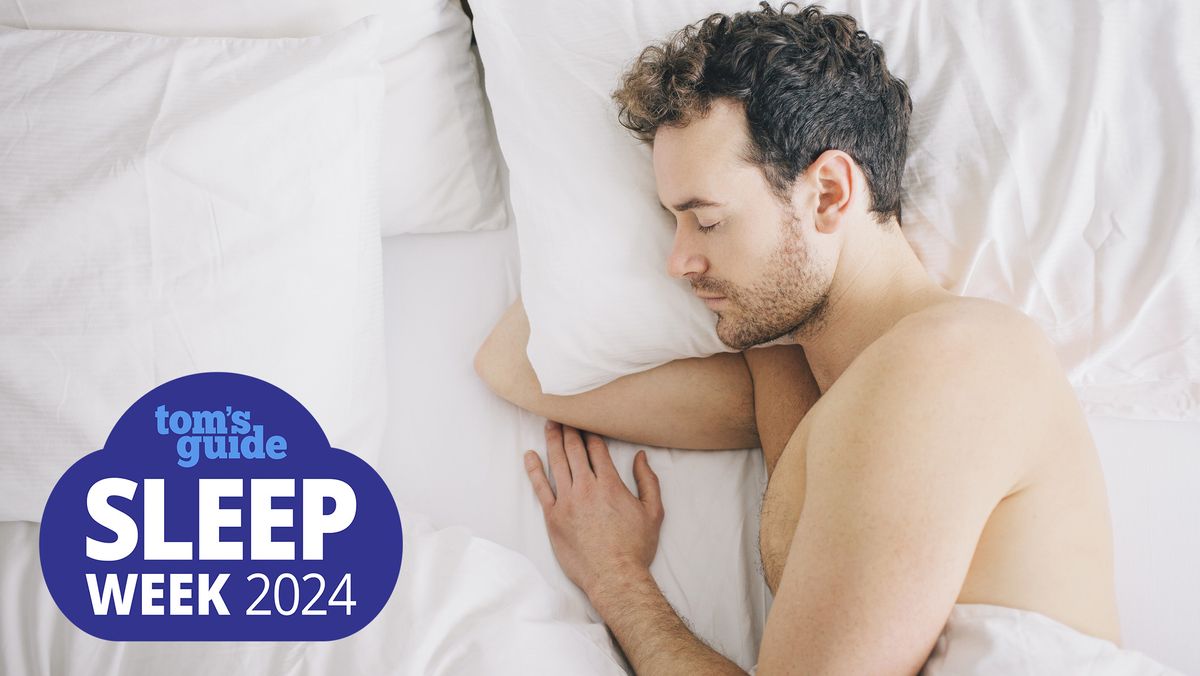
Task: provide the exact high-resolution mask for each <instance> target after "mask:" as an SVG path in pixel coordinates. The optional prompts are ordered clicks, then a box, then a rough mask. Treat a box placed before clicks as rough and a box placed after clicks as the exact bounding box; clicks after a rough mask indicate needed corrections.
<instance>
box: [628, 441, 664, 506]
mask: <svg viewBox="0 0 1200 676" xmlns="http://www.w3.org/2000/svg"><path fill="white" fill-rule="evenodd" d="M633 480H634V481H636V482H637V488H638V499H639V500H641V501H642V504H644V505H646V507H647V508H648V509H650V511H651V513H653V514H658V515H661V514H662V509H663V506H662V493H661V491H660V490H659V486H658V475H657V474H655V473H654V470H652V469H650V461H649V460H647V459H646V452H645V451H638V453H637V455H636V456H634V458H633Z"/></svg>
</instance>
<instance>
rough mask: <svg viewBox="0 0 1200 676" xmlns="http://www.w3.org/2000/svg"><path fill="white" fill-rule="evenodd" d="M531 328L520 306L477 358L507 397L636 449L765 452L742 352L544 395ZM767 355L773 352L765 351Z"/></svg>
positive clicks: (498, 391) (681, 361)
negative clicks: (530, 351) (531, 352)
mask: <svg viewBox="0 0 1200 676" xmlns="http://www.w3.org/2000/svg"><path fill="white" fill-rule="evenodd" d="M528 342H529V320H528V318H527V317H526V316H525V307H524V305H523V304H522V303H521V300H520V299H517V301H516V302H515V303H513V305H512V306H511V307H510V308H509V309H508V310H507V311H506V312H505V314H504V317H503V318H502V319H501V320H500V322H499V323H498V324H497V325H496V327H495V329H494V330H493V331H492V334H491V335H490V336H488V338H487V340H486V341H484V343H483V345H482V346H481V347H480V348H479V351H478V353H477V354H476V356H475V370H476V372H478V373H479V375H480V377H482V378H483V380H484V381H485V382H486V383H487V385H488V387H490V388H491V389H492V391H493V392H495V393H496V394H497V395H499V396H500V397H502V398H504V399H506V400H508V401H510V402H512V403H514V404H516V405H517V406H520V407H521V408H524V409H526V410H528V411H532V412H533V413H536V414H538V415H540V416H544V417H546V418H549V419H551V420H557V421H559V422H562V423H565V424H567V425H571V426H572V427H576V428H582V429H587V430H591V431H593V432H596V433H598V434H603V435H605V436H610V437H615V438H617V439H624V440H626V441H630V442H633V443H636V444H646V445H650V446H662V447H666V448H689V449H731V448H757V447H758V446H759V444H760V442H759V438H758V432H757V428H756V426H755V420H754V389H753V383H752V382H751V379H750V372H749V370H748V368H747V366H746V361H745V359H743V358H742V354H741V353H740V352H732V353H728V352H722V353H718V354H715V355H712V356H710V357H705V358H693V359H679V360H676V361H673V362H670V363H667V364H663V365H662V366H659V367H657V368H653V369H650V370H647V371H643V372H641V373H634V374H631V375H628V376H624V377H622V378H618V379H617V380H614V381H613V382H611V383H608V384H607V385H604V386H602V387H598V388H596V389H594V390H591V391H588V392H584V393H581V394H576V395H572V396H557V395H549V394H543V393H542V388H541V385H540V384H539V383H538V380H537V375H536V374H535V373H534V371H533V367H532V366H531V365H530V363H529V358H528V357H527V356H526V354H525V348H526V345H527V344H528ZM764 349H765V348H764Z"/></svg>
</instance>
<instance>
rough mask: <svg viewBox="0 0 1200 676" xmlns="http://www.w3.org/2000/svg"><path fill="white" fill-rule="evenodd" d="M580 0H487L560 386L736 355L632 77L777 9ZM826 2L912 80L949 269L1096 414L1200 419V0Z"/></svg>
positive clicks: (497, 110)
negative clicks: (1029, 331)
mask: <svg viewBox="0 0 1200 676" xmlns="http://www.w3.org/2000/svg"><path fill="white" fill-rule="evenodd" d="M557 4H558V3H555V2H552V0H519V1H518V0H474V2H472V9H473V11H474V13H475V32H476V36H477V38H478V41H479V47H480V53H481V56H482V58H483V63H484V67H485V69H486V70H487V73H488V78H487V83H486V84H487V90H488V95H489V98H490V100H491V104H492V109H493V113H494V116H495V121H496V127H497V131H498V135H499V139H500V144H501V148H502V150H503V152H504V157H505V160H506V162H507V164H508V168H509V171H510V199H511V203H512V209H513V213H514V216H515V218H516V219H517V222H518V223H520V226H519V231H518V235H519V238H520V249H521V265H522V268H521V282H522V284H521V286H522V293H523V297H524V302H525V308H526V312H527V313H528V315H529V321H530V326H531V336H530V340H529V347H528V355H529V359H530V361H531V363H532V364H533V366H534V369H535V371H536V372H537V374H538V378H539V380H540V381H541V383H542V387H543V389H544V391H545V392H547V393H552V394H574V393H578V392H582V391H586V390H588V389H591V388H594V387H597V386H599V385H602V384H604V383H606V382H609V381H610V380H612V379H614V378H617V377H619V376H622V375H625V374H628V373H632V372H636V371H640V370H644V369H648V368H652V367H654V366H657V365H659V364H662V363H665V362H667V361H670V360H672V359H676V358H681V357H692V356H703V355H708V354H712V353H715V352H719V351H723V350H726V349H727V348H725V346H724V345H722V344H721V343H720V342H719V341H718V339H717V337H716V335H715V333H714V331H713V328H712V326H713V317H712V315H711V313H710V312H709V311H708V310H707V308H706V307H705V306H704V305H703V303H702V302H701V301H700V300H698V299H697V298H695V297H694V296H693V295H692V293H691V288H690V286H689V284H688V283H687V282H686V281H682V280H673V279H671V278H669V277H668V275H667V274H666V272H665V261H666V256H667V253H668V251H669V250H670V245H671V234H672V229H673V223H672V222H671V220H670V217H669V216H666V215H665V214H663V213H662V211H661V210H660V209H659V207H658V204H657V197H656V192H655V184H654V178H653V173H652V168H651V162H650V153H649V149H648V148H647V147H645V146H643V145H640V144H638V143H637V142H636V141H634V140H633V139H632V138H631V137H630V136H629V134H628V133H627V132H626V131H625V130H624V129H622V128H621V127H620V125H619V124H618V122H617V119H616V111H615V107H614V105H613V104H612V103H611V101H610V100H609V94H610V92H611V91H612V90H613V89H614V88H615V87H616V86H617V84H618V81H619V76H620V74H621V72H622V71H623V70H624V68H625V67H626V66H627V65H628V64H629V63H630V62H632V60H633V59H634V58H635V57H636V55H637V54H638V53H639V52H640V50H641V48H642V47H644V46H645V45H646V44H647V43H648V42H650V41H652V40H659V39H662V38H664V37H666V36H667V35H668V34H670V33H672V32H674V31H675V30H677V29H679V28H681V27H683V26H684V25H685V24H688V23H692V22H695V21H697V20H700V19H702V18H704V17H705V16H707V15H708V14H709V13H711V12H713V11H724V12H727V13H732V12H735V11H740V10H745V9H756V8H757V3H755V2H753V1H751V0H736V1H728V2H721V1H717V0H671V1H668V2H655V3H646V2H635V1H634V0H584V1H582V2H578V3H573V4H572V9H571V12H569V13H563V12H561V11H556V7H557ZM824 4H825V5H826V7H827V8H828V9H829V11H832V12H838V11H846V12H849V13H851V14H852V15H854V16H855V17H857V18H858V19H859V21H860V24H861V26H862V27H863V28H864V29H865V30H867V31H868V32H869V33H871V36H872V38H874V39H877V40H880V41H881V42H882V43H883V45H884V47H885V50H886V52H887V57H888V64H889V67H890V68H891V69H892V71H893V72H894V73H896V74H897V75H898V76H900V77H902V78H904V79H906V80H907V82H908V84H909V87H910V92H911V94H912V98H913V102H914V115H913V120H912V126H911V130H910V132H911V133H910V136H911V142H910V157H909V162H908V165H907V167H906V172H905V179H904V180H905V183H904V185H905V188H906V192H905V194H904V199H903V214H904V231H905V233H906V235H907V236H908V237H909V239H910V240H911V241H912V243H913V245H914V248H915V249H916V250H917V252H918V254H919V255H920V256H921V257H922V259H923V261H924V262H925V264H926V266H927V267H928V268H929V269H930V271H931V274H932V275H933V276H934V277H935V279H937V280H938V281H939V282H940V283H942V284H943V285H944V286H946V287H948V288H951V289H953V290H955V291H956V292H959V293H962V294H966V295H975V296H985V297H990V298H994V299H997V300H1000V301H1003V302H1006V303H1009V304H1011V305H1014V306H1017V307H1019V308H1020V309H1022V310H1023V311H1025V312H1026V313H1028V314H1029V315H1031V316H1032V317H1033V318H1034V319H1036V320H1037V321H1038V322H1039V323H1040V324H1041V325H1042V327H1043V328H1044V329H1045V330H1046V331H1047V332H1048V333H1049V335H1050V336H1051V338H1052V339H1053V340H1054V341H1055V342H1056V344H1057V346H1058V348H1059V354H1060V356H1061V357H1062V360H1063V362H1064V364H1065V365H1066V367H1067V368H1068V369H1069V375H1070V378H1071V380H1072V382H1073V383H1074V384H1075V386H1076V388H1077V391H1078V392H1079V394H1080V397H1081V399H1082V401H1083V402H1084V404H1085V406H1086V407H1087V408H1088V409H1089V411H1090V412H1092V413H1097V414H1107V415H1128V416H1135V417H1148V418H1167V419H1197V418H1200V329H1198V328H1197V327H1200V293H1198V292H1197V290H1198V289H1200V260H1198V256H1197V251H1198V246H1197V242H1198V239H1200V233H1198V228H1200V203H1198V202H1197V200H1196V198H1195V197H1194V186H1195V185H1196V184H1197V182H1198V180H1200V135H1198V134H1196V133H1195V131H1194V130H1193V129H1192V128H1193V127H1194V125H1192V124H1191V122H1190V120H1192V119H1194V118H1195V117H1196V116H1197V114H1200V102H1198V97H1200V93H1198V90H1197V88H1196V87H1192V86H1189V84H1188V82H1187V81H1186V79H1185V78H1183V74H1184V73H1187V72H1189V69H1191V70H1193V71H1194V67H1193V65H1192V64H1195V63H1198V62H1200V48H1198V47H1197V46H1196V44H1197V43H1195V42H1194V41H1192V40H1190V39H1189V37H1188V36H1187V35H1186V33H1185V31H1184V30H1183V29H1182V28H1181V27H1182V26H1194V25H1197V24H1198V23H1200V16H1198V13H1200V11H1198V10H1197V7H1196V5H1194V4H1186V3H1174V4H1163V5H1158V6H1156V10H1155V11H1153V12H1150V11H1138V12H1135V11H1132V10H1123V9H1120V8H1116V9H1113V11H1111V12H1110V11H1105V12H1096V11H1095V10H1094V9H1093V8H1090V7H1089V6H1086V5H1078V4H1073V3H1060V4H1054V5H1053V6H1045V5H1033V4H1023V5H1018V6H1015V7H1013V6H1009V5H1007V4H1005V5H999V4H996V3H991V4H988V3H958V2H950V1H948V0H947V1H944V2H912V1H891V2H880V1H874V2H869V3H867V2H853V1H851V2H844V1H843V2H837V1H835V2H830V3H824ZM568 46H569V47H568ZM1131 55H1136V58H1133V57H1132V56H1131Z"/></svg>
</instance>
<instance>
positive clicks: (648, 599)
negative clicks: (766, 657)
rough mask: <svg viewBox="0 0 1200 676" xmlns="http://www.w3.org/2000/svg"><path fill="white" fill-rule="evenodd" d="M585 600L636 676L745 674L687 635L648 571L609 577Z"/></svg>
mask: <svg viewBox="0 0 1200 676" xmlns="http://www.w3.org/2000/svg"><path fill="white" fill-rule="evenodd" d="M589 597H590V598H591V601H592V605H594V606H595V607H596V610H597V611H598V612H599V613H600V616H601V617H603V618H604V621H605V623H606V624H607V625H608V627H609V629H611V630H612V633H613V635H614V636H616V638H617V642H618V643H620V644H621V648H622V649H623V650H624V651H625V656H626V657H627V658H628V659H629V662H630V664H631V665H632V666H633V669H634V671H635V672H636V673H637V674H639V675H641V676H659V675H661V674H687V675H688V676H690V675H691V674H745V673H746V672H744V671H742V669H741V668H740V667H738V666H737V665H736V664H734V663H733V662H731V661H729V660H728V659H726V658H725V657H724V656H722V655H721V654H720V653H717V652H716V651H714V650H713V649H712V648H709V647H708V646H707V645H705V644H704V643H703V642H702V641H700V639H698V638H696V636H695V635H693V634H692V632H691V631H689V630H688V628H687V625H685V624H684V623H683V620H682V619H680V617H679V615H677V614H676V613H675V610H674V609H673V608H671V604H669V603H667V599H666V598H665V597H664V596H663V594H662V591H660V590H659V588H658V585H657V584H656V583H655V582H654V578H653V577H652V576H651V575H650V572H649V571H647V570H644V569H632V570H629V571H627V572H623V573H620V574H617V573H615V572H614V573H612V574H610V579H609V580H607V581H605V582H604V583H603V584H600V585H597V588H596V589H595V590H592V591H591V592H590V593H589Z"/></svg>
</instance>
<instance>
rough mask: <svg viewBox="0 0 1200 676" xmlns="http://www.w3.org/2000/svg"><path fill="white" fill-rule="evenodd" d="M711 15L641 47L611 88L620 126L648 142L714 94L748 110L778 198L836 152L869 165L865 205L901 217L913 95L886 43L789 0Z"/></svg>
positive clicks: (699, 110)
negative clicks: (888, 58)
mask: <svg viewBox="0 0 1200 676" xmlns="http://www.w3.org/2000/svg"><path fill="white" fill-rule="evenodd" d="M761 5H762V9H761V10H756V11H748V12H739V13H737V14H734V15H732V16H728V15H725V14H713V15H711V16H709V17H708V18H706V19H703V20H701V21H698V22H696V23H695V24H692V25H689V26H686V27H684V28H683V29H681V30H680V31H678V32H676V33H675V34H674V35H672V36H671V37H669V38H668V39H667V40H665V41H663V42H661V43H657V44H652V45H650V46H649V47H646V48H645V49H644V50H643V51H642V53H641V55H639V56H638V57H637V59H636V60H635V61H634V63H633V65H632V66H631V67H630V68H629V69H628V70H627V71H626V72H625V74H624V75H623V76H622V79H621V86H620V88H619V89H617V90H616V91H615V92H614V93H613V98H614V99H615V100H616V102H617V105H618V108H619V119H620V121H621V124H622V125H623V126H625V127H626V128H627V129H629V130H630V131H632V132H633V134H634V136H636V137H637V138H639V139H641V140H642V141H645V142H648V143H652V142H653V141H654V135H655V132H656V131H657V130H658V128H659V127H662V126H668V127H682V126H685V125H687V124H688V123H689V122H690V121H692V120H693V119H696V118H697V117H704V116H705V115H707V114H708V112H709V109H710V106H711V105H712V102H713V100H714V99H717V98H726V99H732V100H734V101H737V102H740V103H741V104H742V105H743V106H744V110H745V114H746V120H747V123H748V126H749V135H750V146H751V147H749V148H747V149H746V159H747V160H748V161H750V162H752V163H754V164H756V165H758V166H759V167H760V168H761V169H762V170H763V173H764V176H765V177H766V179H767V181H768V183H769V184H770V186H771V188H772V190H773V191H774V193H775V194H776V196H777V197H779V199H781V200H786V196H787V195H788V193H789V192H790V189H791V186H792V184H793V183H794V182H795V180H796V177H797V176H799V175H800V174H801V173H802V172H803V171H804V170H805V169H807V168H808V166H809V165H811V164H812V163H813V161H815V160H816V159H817V157H819V156H820V155H821V153H822V152H824V151H826V150H829V149H837V150H841V151H843V152H845V153H846V154H848V155H850V157H851V158H853V159H854V161H855V162H856V163H857V164H858V165H859V167H861V168H862V171H863V173H864V175H865V176H866V180H867V187H868V188H869V190H870V195H871V208H870V212H871V213H872V214H873V215H874V217H875V220H876V221H877V222H878V223H880V224H886V223H887V222H889V221H890V219H891V218H892V217H895V218H896V221H897V222H899V221H900V182H901V177H902V176H903V173H904V160H905V154H906V145H907V136H908V122H909V118H910V116H911V114H912V101H911V100H910V99H909V96H908V85H906V84H905V83H904V81H903V80H901V79H900V78H897V77H895V76H893V75H892V74H891V73H889V72H888V69H887V65H886V63H885V61H884V54H883V47H882V46H881V45H880V44H879V43H878V42H876V41H874V40H872V39H871V38H870V36H868V35H867V34H866V32H864V31H861V30H858V24H857V22H856V21H855V20H854V18H853V17H851V16H849V15H845V14H826V13H825V12H824V10H823V8H822V7H821V6H819V5H811V6H808V7H805V8H804V9H799V7H798V6H797V5H796V3H794V2H788V3H785V4H783V5H782V6H781V7H780V8H779V10H778V11H777V10H775V9H772V8H771V6H770V5H769V4H768V3H767V2H762V3H761ZM789 8H793V9H796V10H797V11H796V12H789V11H788V10H789Z"/></svg>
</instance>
